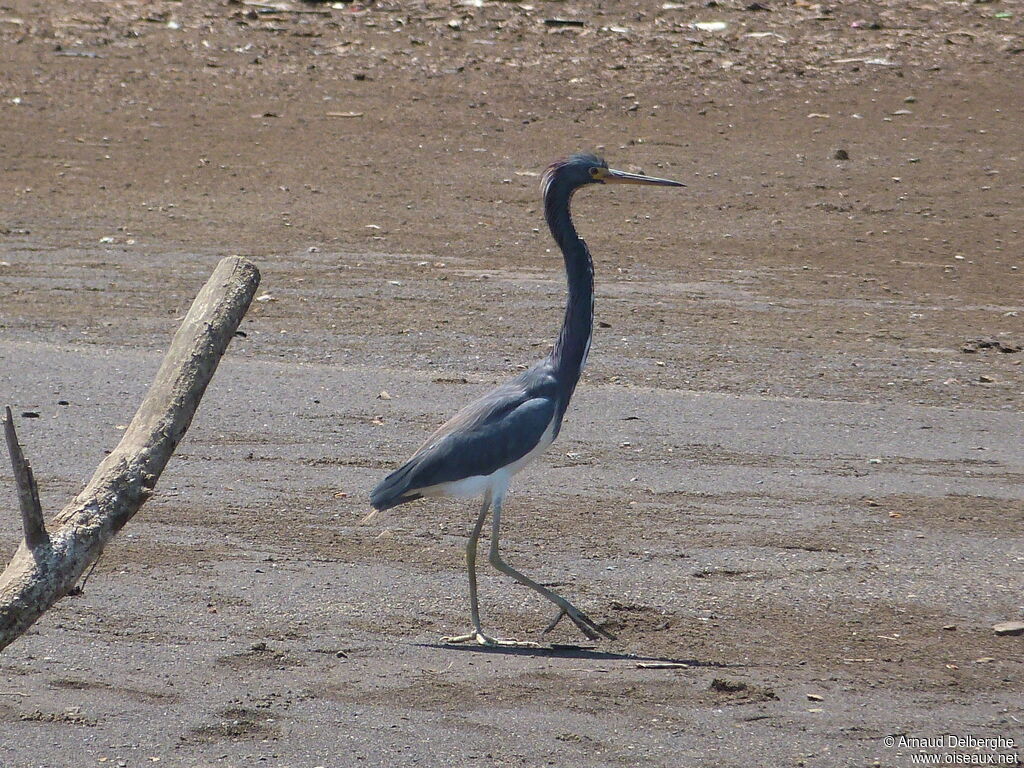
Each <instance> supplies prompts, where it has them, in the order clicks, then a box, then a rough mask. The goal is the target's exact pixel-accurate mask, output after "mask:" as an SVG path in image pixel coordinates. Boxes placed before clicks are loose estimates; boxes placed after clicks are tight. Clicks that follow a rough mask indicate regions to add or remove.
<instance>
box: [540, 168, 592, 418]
mask: <svg viewBox="0 0 1024 768" xmlns="http://www.w3.org/2000/svg"><path fill="white" fill-rule="evenodd" d="M576 188H577V186H576V185H570V184H567V183H566V182H565V181H564V180H560V179H558V178H557V177H555V178H553V179H551V181H550V183H549V184H548V186H547V188H546V190H545V192H544V217H545V218H546V219H547V222H548V227H549V228H550V229H551V235H552V237H554V238H555V242H556V243H558V247H559V248H561V249H562V255H563V257H564V258H565V274H566V278H567V281H568V284H569V298H568V301H567V302H566V305H565V318H564V319H563V320H562V330H561V332H560V333H559V334H558V341H556V342H555V348H554V349H553V350H552V351H551V357H550V359H551V362H552V364H553V365H554V367H555V371H556V375H557V378H558V382H559V385H560V388H561V389H562V397H561V398H560V400H561V402H560V406H561V410H562V411H563V412H564V410H565V407H566V406H567V405H568V404H569V398H570V397H572V393H573V390H575V388H576V383H577V382H578V381H579V379H580V374H581V373H582V372H583V366H584V365H585V364H586V362H587V353H588V352H589V351H590V334H591V331H592V329H593V320H594V262H593V261H592V260H591V258H590V251H588V250H587V244H586V243H585V242H583V239H582V238H581V237H580V236H579V235H578V234H577V233H576V228H575V227H574V226H573V223H572V217H571V215H570V213H569V201H570V200H571V198H572V193H573V192H574V191H575V190H576Z"/></svg>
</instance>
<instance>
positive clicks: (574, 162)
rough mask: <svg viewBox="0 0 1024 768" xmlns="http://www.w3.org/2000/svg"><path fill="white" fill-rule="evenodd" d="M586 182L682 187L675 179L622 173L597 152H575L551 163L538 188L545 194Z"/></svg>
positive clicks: (568, 188)
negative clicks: (594, 153) (552, 190)
mask: <svg viewBox="0 0 1024 768" xmlns="http://www.w3.org/2000/svg"><path fill="white" fill-rule="evenodd" d="M586 184H657V185H659V186H662V187H685V186H686V185H685V184H682V183H680V182H678V181H670V180H669V179H659V178H656V177H654V176H644V175H643V174H639V173H626V172H625V171H617V170H615V169H614V168H609V167H608V163H606V162H605V161H604V159H603V158H600V157H598V156H597V155H592V154H589V153H586V152H578V153H576V154H575V155H570V156H569V157H567V158H565V159H564V160H559V161H557V162H554V163H552V164H551V165H549V166H548V167H547V170H545V171H544V175H543V177H542V178H541V184H540V186H541V189H542V190H543V191H544V193H545V194H547V192H548V190H550V189H552V187H555V186H557V187H561V188H562V189H565V190H567V191H570V192H571V191H574V190H576V189H578V188H580V187H582V186H584V185H586Z"/></svg>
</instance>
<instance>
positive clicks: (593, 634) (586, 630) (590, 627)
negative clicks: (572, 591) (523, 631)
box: [541, 603, 615, 640]
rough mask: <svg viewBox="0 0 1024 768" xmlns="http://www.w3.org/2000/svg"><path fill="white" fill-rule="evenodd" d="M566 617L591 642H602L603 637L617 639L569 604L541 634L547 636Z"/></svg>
mask: <svg viewBox="0 0 1024 768" xmlns="http://www.w3.org/2000/svg"><path fill="white" fill-rule="evenodd" d="M565 616H568V617H569V618H570V619H571V620H572V623H573V624H575V625H576V626H577V627H579V629H580V632H582V633H583V634H584V635H586V636H587V638H588V639H590V640H600V639H601V638H602V637H603V638H605V639H606V640H614V639H615V635H613V634H612V633H611V632H609V631H608V630H607V629H605V628H604V627H602V626H600V625H599V624H598V623H597V622H595V621H594V620H593V619H591V618H590V617H589V616H587V614H585V613H583V611H581V610H579V609H578V608H576V607H574V606H572V605H570V604H568V603H567V604H566V607H563V608H561V609H560V610H559V611H558V614H557V615H556V616H555V618H553V619H552V620H551V623H550V624H548V626H547V627H546V628H545V630H544V631H543V632H541V635H546V634H547V633H548V632H550V631H551V630H552V629H554V628H555V627H557V626H558V622H560V621H561V620H562V618H563V617H565Z"/></svg>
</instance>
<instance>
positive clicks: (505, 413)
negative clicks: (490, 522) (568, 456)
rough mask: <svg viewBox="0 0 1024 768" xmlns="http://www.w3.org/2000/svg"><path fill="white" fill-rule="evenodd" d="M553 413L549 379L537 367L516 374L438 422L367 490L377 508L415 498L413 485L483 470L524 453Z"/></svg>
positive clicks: (554, 403) (553, 394) (554, 404)
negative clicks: (406, 456) (415, 447)
mask: <svg viewBox="0 0 1024 768" xmlns="http://www.w3.org/2000/svg"><path fill="white" fill-rule="evenodd" d="M556 413H557V389H556V386H555V381H554V378H553V377H552V376H551V375H550V372H549V371H547V370H546V369H545V368H544V367H543V366H538V367H536V368H532V369H530V370H529V371H525V372H524V373H522V374H520V375H519V376H516V377H515V378H514V379H511V380H509V381H507V382H505V383H504V384H502V385H501V386H499V387H498V388H497V389H494V390H492V391H490V392H488V393H487V394H485V395H484V396H483V397H481V398H479V399H478V400H475V401H474V402H472V403H470V404H469V405H468V406H466V407H465V408H463V409H462V410H461V411H459V413H457V414H456V415H455V416H454V417H453V418H452V419H451V420H449V421H448V422H446V423H445V424H443V425H442V426H441V427H440V428H439V429H438V430H437V431H436V432H435V433H434V434H433V435H431V436H430V437H429V438H428V439H427V441H426V442H425V443H424V444H423V447H421V448H420V449H419V450H418V451H416V453H415V454H413V456H412V457H411V458H410V459H409V461H407V462H406V463H405V464H404V465H403V466H402V467H400V468H399V469H397V470H396V471H395V472H392V473H391V474H390V475H388V476H387V477H386V478H385V479H384V480H383V481H382V482H381V483H380V484H379V485H378V486H377V487H376V488H375V489H374V490H373V492H372V493H371V494H370V502H371V503H372V504H373V506H374V507H376V508H377V509H388V508H389V507H393V506H395V505H397V504H401V503H403V502H406V501H412V500H413V499H416V498H419V494H417V493H416V491H417V489H420V488H427V487H430V486H432V485H437V484H439V483H448V482H453V481H455V480H462V479H463V478H466V477H474V476H477V475H489V474H491V473H492V472H495V471H496V470H498V469H501V468H502V467H504V466H506V465H508V464H511V463H512V462H514V461H517V460H519V459H521V458H523V457H524V456H526V454H528V453H529V452H530V451H531V450H533V448H534V447H536V445H537V443H538V442H540V440H541V438H542V437H543V435H544V432H545V431H546V430H547V429H548V427H549V426H550V425H551V421H552V419H554V418H555V415H556Z"/></svg>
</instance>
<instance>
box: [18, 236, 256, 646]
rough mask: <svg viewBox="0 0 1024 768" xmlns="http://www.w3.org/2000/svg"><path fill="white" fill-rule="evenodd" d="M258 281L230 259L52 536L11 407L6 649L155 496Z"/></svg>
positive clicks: (206, 289) (245, 267) (196, 303)
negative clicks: (14, 500)
mask: <svg viewBox="0 0 1024 768" xmlns="http://www.w3.org/2000/svg"><path fill="white" fill-rule="evenodd" d="M259 282H260V273H259V270H257V269H256V267H255V266H254V265H253V264H252V263H250V262H248V261H246V260H245V259H242V258H239V257H237V256H231V257H228V258H226V259H222V260H221V262H220V264H218V265H217V268H216V270H214V272H213V275H211V276H210V279H209V280H208V281H207V282H206V285H205V286H203V289H202V290H201V291H200V292H199V295H198V296H197V297H196V300H195V301H194V302H193V303H192V308H191V309H190V310H189V312H188V314H187V315H186V316H185V320H184V321H183V322H182V324H181V327H180V328H179V329H178V332H177V333H176V334H175V336H174V340H173V341H172V342H171V348H170V349H169V350H168V351H167V355H166V356H165V357H164V361H163V363H162V364H161V366H160V370H159V371H158V372H157V374H156V379H155V380H154V381H153V384H152V386H151V387H150V388H149V393H148V394H147V395H146V399H145V400H144V401H143V403H142V405H141V406H140V407H139V410H138V412H137V413H136V414H135V418H134V419H132V422H131V424H129V425H128V429H127V430H126V431H125V433H124V437H123V438H122V439H121V442H120V443H119V444H118V446H117V448H115V449H114V450H113V451H112V452H111V453H110V455H109V456H107V458H106V459H104V460H103V462H102V463H101V464H100V465H99V467H98V468H97V469H96V473H95V474H94V475H93V476H92V480H90V481H89V484H88V485H87V486H86V487H85V489H84V490H83V491H82V492H81V493H80V494H78V496H77V497H76V498H75V499H74V500H72V501H71V503H70V504H68V505H67V506H66V507H64V509H63V510H62V511H61V513H60V514H59V515H57V517H56V519H55V521H54V522H55V523H56V527H55V528H54V530H53V532H52V533H49V534H48V533H47V532H46V528H45V526H44V524H43V514H42V511H41V510H40V508H39V494H38V492H37V491H36V486H35V480H34V479H33V477H32V470H31V467H29V464H28V462H27V461H26V460H25V457H24V456H23V455H22V451H21V446H20V445H19V444H18V438H17V435H16V434H15V432H14V421H13V419H12V418H11V411H10V408H8V409H7V411H6V418H5V424H4V428H5V433H6V438H7V446H8V449H9V451H10V454H11V463H12V464H13V466H14V480H15V483H16V484H17V486H18V496H19V500H20V502H21V516H22V524H23V527H24V530H25V540H24V541H23V542H22V543H21V545H20V546H19V547H18V551H17V552H16V553H15V554H14V558H13V559H12V560H11V562H10V564H9V565H8V566H7V568H6V569H5V570H4V571H3V573H0V650H2V649H4V648H6V647H7V646H8V645H10V644H11V643H12V642H13V641H14V640H15V639H17V638H18V637H19V636H20V635H21V634H22V633H24V632H25V630H27V629H28V628H29V627H30V626H31V625H32V623H33V622H34V621H35V620H36V619H38V618H39V617H40V616H42V615H43V613H45V612H46V610H47V609H48V608H49V607H50V606H52V605H53V604H54V603H56V602H57V601H58V600H59V599H60V598H62V597H63V596H64V595H66V594H67V593H68V592H70V591H71V589H72V588H73V587H74V586H75V583H76V582H77V581H78V578H79V577H80V576H81V575H82V573H83V572H84V571H85V569H86V568H88V567H89V565H90V564H91V563H93V562H95V561H96V559H97V558H98V557H99V556H100V553H101V552H102V551H103V547H104V546H105V545H106V543H107V542H108V541H110V540H111V539H112V538H113V537H114V534H116V533H117V532H118V531H119V530H121V528H123V527H124V525H125V523H127V522H128V521H129V520H130V519H131V518H132V516H133V515H134V514H135V513H136V512H137V511H138V510H139V507H141V506H142V504H143V502H145V501H146V499H148V498H149V497H150V495H152V493H153V487H154V486H155V485H156V481H157V478H159V477H160V473H161V472H163V469H164V467H165V466H167V462H168V460H169V459H170V458H171V454H173V453H174V449H175V448H176V447H177V445H178V443H179V442H180V441H181V438H182V437H184V435H185V432H186V430H187V429H188V427H189V424H191V423H192V417H193V416H194V415H195V412H196V408H197V407H198V406H199V401H200V400H202V398H203V393H204V392H205V391H206V386H207V385H208V384H209V383H210V379H212V378H213V374H214V372H215V371H216V370H217V364H218V363H219V362H220V359H221V356H222V355H223V354H224V351H225V350H226V349H227V346H228V342H230V341H231V339H232V337H233V336H234V334H235V330H236V329H237V328H238V324H239V323H240V322H241V321H242V317H243V316H244V315H245V312H246V310H247V309H248V308H249V304H250V302H251V301H252V297H253V295H254V294H255V293H256V287H257V286H258V285H259Z"/></svg>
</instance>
